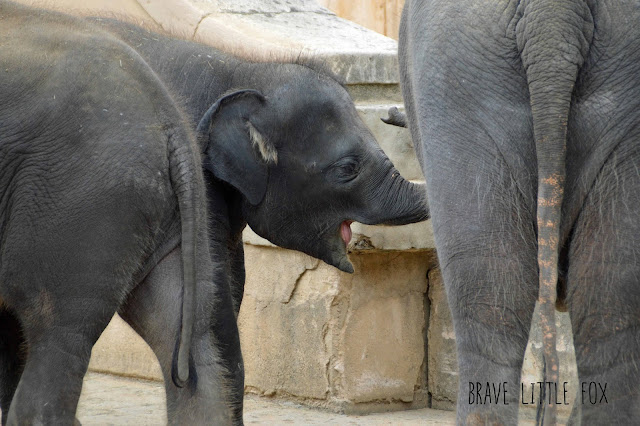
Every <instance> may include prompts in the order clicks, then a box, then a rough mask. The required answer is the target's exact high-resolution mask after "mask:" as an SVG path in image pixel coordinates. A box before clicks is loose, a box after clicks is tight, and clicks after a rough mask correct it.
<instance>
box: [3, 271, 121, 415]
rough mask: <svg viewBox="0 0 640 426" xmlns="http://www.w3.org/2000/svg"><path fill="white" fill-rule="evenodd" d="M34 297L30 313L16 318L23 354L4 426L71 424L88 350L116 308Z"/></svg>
mask: <svg viewBox="0 0 640 426" xmlns="http://www.w3.org/2000/svg"><path fill="white" fill-rule="evenodd" d="M70 284H71V285H73V286H74V287H73V288H77V287H75V286H80V285H81V284H80V283H70ZM34 299H35V303H34V304H32V305H31V309H30V310H28V311H22V312H23V313H24V314H23V315H21V316H20V321H21V323H22V324H23V329H24V332H25V339H26V341H27V342H28V355H27V360H26V364H25V367H24V371H23V372H22V376H21V378H20V382H19V384H18V387H17V389H16V392H15V395H14V397H13V401H12V403H11V408H10V409H9V415H8V419H7V423H8V424H10V425H15V424H57V425H70V424H74V423H75V422H76V419H75V413H76V408H77V404H78V399H79V397H80V391H81V390H82V380H83V378H84V375H85V373H86V371H87V367H88V365H89V359H90V357H91V348H92V347H93V345H94V343H95V342H96V340H97V339H98V337H99V336H100V334H101V333H102V331H103V330H104V328H105V327H106V325H107V323H108V322H109V319H110V318H111V316H112V315H113V313H115V305H114V306H113V307H112V309H109V307H108V306H98V305H95V304H93V305H92V304H91V303H87V304H84V306H83V304H78V305H75V304H74V305H72V306H70V305H69V304H67V303H65V301H62V300H61V299H60V298H57V297H53V296H52V295H50V294H49V293H48V292H47V291H46V290H43V291H42V292H41V293H40V295H39V296H37V297H34ZM85 300H86V299H85ZM35 312H37V314H34V313H35Z"/></svg>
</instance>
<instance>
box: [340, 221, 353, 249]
mask: <svg viewBox="0 0 640 426" xmlns="http://www.w3.org/2000/svg"><path fill="white" fill-rule="evenodd" d="M351 223H352V222H351V221H350V220H345V221H344V222H342V224H341V225H340V234H341V235H342V241H344V244H345V245H348V244H349V241H351V227H350V225H351Z"/></svg>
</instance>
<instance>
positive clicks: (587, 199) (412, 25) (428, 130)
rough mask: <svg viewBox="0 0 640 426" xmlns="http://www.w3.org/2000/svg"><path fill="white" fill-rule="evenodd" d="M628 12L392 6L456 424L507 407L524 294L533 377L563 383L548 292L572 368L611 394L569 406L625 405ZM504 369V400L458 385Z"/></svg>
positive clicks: (638, 347) (523, 326)
mask: <svg viewBox="0 0 640 426" xmlns="http://www.w3.org/2000/svg"><path fill="white" fill-rule="evenodd" d="M639 20H640V4H639V3H638V2H637V1H626V0H586V1H585V0H522V1H494V2H484V1H477V0H463V1H457V2H447V1H436V0H424V1H419V0H408V1H407V3H406V5H405V8H404V11H403V16H402V24H401V29H400V49H399V56H400V69H401V76H402V88H403V95H404V98H405V103H406V109H407V115H408V118H409V123H410V128H411V133H412V136H413V138H414V141H416V145H417V153H418V156H419V157H420V161H421V164H422V168H423V171H424V172H425V175H426V178H427V193H428V194H429V200H430V208H431V213H432V220H433V227H434V232H435V239H436V245H437V249H438V256H439V260H440V264H441V267H442V270H443V274H444V280H445V285H446V290H447V296H448V300H449V305H450V307H451V311H452V314H453V321H454V327H455V331H456V339H457V341H456V342H457V352H458V364H459V365H458V367H459V373H460V376H459V392H458V414H457V420H458V423H460V424H484V423H494V422H499V423H504V424H515V423H516V420H517V410H518V396H519V379H520V369H521V366H522V361H523V354H524V351H525V346H526V344H527V338H528V333H529V326H530V323H531V319H532V312H533V310H534V304H535V302H536V299H538V301H539V302H540V305H541V313H542V315H541V321H542V324H541V325H542V330H543V335H544V342H543V348H544V357H545V361H546V367H547V368H546V373H545V376H546V380H547V381H550V382H558V381H560V383H559V388H562V379H559V377H558V362H557V357H556V354H555V328H554V304H555V303H554V302H555V301H556V296H558V298H559V301H560V302H563V304H565V305H566V306H567V307H568V310H569V312H570V315H571V322H572V326H573V332H574V343H575V349H576V358H577V365H578V374H579V377H580V382H586V383H587V384H588V383H590V382H595V383H597V384H599V386H600V387H601V388H604V387H605V386H606V400H607V401H608V403H605V401H604V400H599V401H598V403H596V404H593V405H591V404H584V405H583V404H580V398H578V400H577V401H576V404H575V405H574V411H573V413H572V417H573V421H576V422H577V421H579V420H580V414H581V420H582V422H583V423H585V424H603V423H607V424H615V423H617V424H630V423H633V422H634V421H637V420H636V419H637V418H638V416H639V415H640V388H639V387H638V382H639V381H640V371H639V369H638V361H639V358H640V327H639V326H640V316H639V315H638V313H639V312H640V285H639V282H638V280H639V278H638V277H640V264H638V262H637V261H636V257H637V253H638V252H639V251H640V240H639V239H638V238H637V235H638V233H639V232H640V216H639V215H640V213H639V212H640V197H639V196H638V188H640V173H638V170H639V169H640V143H639V141H640V140H639V134H638V128H639V127H638V124H640V109H639V105H638V103H639V102H640V74H638V73H637V72H636V71H637V66H638V64H639V63H640V30H639V28H638V25H637V22H639ZM558 275H559V276H560V279H558ZM557 283H560V284H559V285H557ZM504 382H506V383H507V391H508V393H507V399H506V402H507V403H508V405H506V404H505V403H504V402H503V401H502V400H501V401H500V402H499V403H498V404H495V403H492V404H487V405H480V404H478V403H477V399H476V403H475V404H473V403H470V402H473V399H472V398H470V397H469V390H470V384H478V383H479V384H481V385H482V386H487V385H492V384H496V385H497V384H498V383H504ZM483 389H485V388H483ZM555 396H556V395H555V394H553V395H551V398H548V399H550V400H551V401H554V400H555V398H554V397H555ZM578 396H580V392H579V395H578ZM547 397H549V395H547ZM559 398H560V399H559V400H560V401H561V400H562V399H561V398H562V395H560V396H559ZM547 408H548V409H547V415H546V416H545V417H546V418H545V422H547V423H552V422H553V421H554V419H555V411H554V410H553V406H552V407H547ZM580 409H581V413H580Z"/></svg>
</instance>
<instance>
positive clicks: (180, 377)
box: [169, 130, 203, 387]
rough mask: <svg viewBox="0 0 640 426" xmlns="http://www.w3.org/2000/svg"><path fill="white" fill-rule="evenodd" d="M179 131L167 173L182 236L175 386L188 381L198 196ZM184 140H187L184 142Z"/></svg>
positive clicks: (195, 167)
mask: <svg viewBox="0 0 640 426" xmlns="http://www.w3.org/2000/svg"><path fill="white" fill-rule="evenodd" d="M179 133H182V131H181V130H177V131H176V132H175V133H173V134H170V135H169V171H170V178H171V185H172V188H173V191H174V193H175V194H176V196H177V198H178V208H179V211H180V222H181V233H182V242H181V250H182V273H183V285H182V309H181V315H180V323H181V324H180V334H179V336H178V340H177V342H176V349H175V351H174V355H173V363H172V368H171V378H172V380H173V382H174V384H175V385H176V386H178V387H183V386H184V385H185V383H187V381H188V380H189V350H190V348H191V340H192V332H193V324H194V316H195V305H196V300H195V297H196V267H197V262H196V253H197V242H198V231H199V229H198V225H199V223H200V222H201V220H202V217H201V216H202V215H201V214H199V206H200V204H201V203H200V198H201V194H200V192H201V191H199V190H198V184H199V183H200V184H202V185H201V187H203V182H202V178H199V168H200V164H199V161H198V159H197V157H196V153H195V152H194V149H193V147H191V145H190V144H189V143H187V141H185V137H184V136H185V135H184V134H179ZM187 140H188V139H187Z"/></svg>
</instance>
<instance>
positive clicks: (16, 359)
mask: <svg viewBox="0 0 640 426" xmlns="http://www.w3.org/2000/svg"><path fill="white" fill-rule="evenodd" d="M25 349H26V348H25V341H24V336H23V334H22V327H21V326H20V322H19V321H18V319H17V318H16V316H15V315H13V314H12V313H11V312H10V311H9V310H7V309H3V308H1V307H0V410H2V423H1V424H2V425H3V426H4V425H5V424H6V423H7V417H8V415H9V407H10V405H11V400H12V399H13V395H14V394H15V391H16V388H17V387H18V382H19V381H20V376H21V375H22V370H23V368H24V363H25V357H26V352H25Z"/></svg>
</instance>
